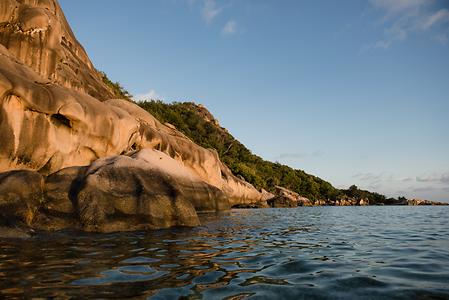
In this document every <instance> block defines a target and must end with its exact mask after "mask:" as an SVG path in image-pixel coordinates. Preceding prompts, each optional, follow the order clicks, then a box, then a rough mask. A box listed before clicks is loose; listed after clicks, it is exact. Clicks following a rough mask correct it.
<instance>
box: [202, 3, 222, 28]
mask: <svg viewBox="0 0 449 300" xmlns="http://www.w3.org/2000/svg"><path fill="white" fill-rule="evenodd" d="M222 10H223V9H222V8H221V7H218V6H217V3H216V2H215V0H204V2H203V8H202V9H201V15H202V17H203V20H204V21H206V23H208V24H210V23H212V21H213V20H214V19H215V17H216V16H218V15H219V14H220V13H221V11H222Z"/></svg>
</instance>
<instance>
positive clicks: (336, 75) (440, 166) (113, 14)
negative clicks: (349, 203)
mask: <svg viewBox="0 0 449 300" xmlns="http://www.w3.org/2000/svg"><path fill="white" fill-rule="evenodd" d="M60 4H61V6H62V8H63V10H64V12H65V14H66V17H67V19H68V21H69V23H70V25H71V26H72V29H73V31H74V33H75V35H76V36H77V38H78V40H79V41H80V42H81V43H82V44H83V46H84V47H85V49H86V51H87V52H88V54H89V56H90V58H91V60H92V62H93V63H94V65H95V66H96V68H97V69H99V70H102V71H104V72H106V73H107V74H108V76H109V77H110V78H111V79H112V80H113V81H118V82H120V83H121V84H122V85H123V86H124V87H125V88H126V89H127V90H128V91H130V92H131V94H133V95H134V97H135V99H143V98H157V99H161V100H163V101H166V102H171V101H195V102H196V103H201V104H204V105H205V106H206V107H207V108H208V109H209V110H210V111H211V112H212V113H213V114H214V115H215V117H216V118H217V119H218V120H219V121H220V124H221V125H222V126H223V127H225V128H227V129H228V130H229V131H230V132H231V133H232V134H233V135H234V137H236V138H237V139H238V140H239V141H241V142H242V143H243V144H245V145H246V146H247V147H248V148H249V149H251V151H252V152H253V153H255V154H257V155H259V156H261V157H263V158H264V159H267V160H271V161H278V162H280V163H283V164H286V165H289V166H291V167H293V168H297V169H302V170H304V171H306V172H308V173H311V174H314V175H316V176H319V177H321V178H323V179H325V180H327V181H329V182H331V183H332V184H333V185H334V186H336V187H338V188H347V187H349V186H350V185H352V184H355V185H357V186H358V187H359V188H363V189H368V190H372V191H376V192H379V193H383V194H386V195H387V196H393V197H397V196H401V195H404V196H406V197H408V198H424V199H430V200H437V201H447V202H449V0H366V1H361V0H344V1H337V0H291V1H290V0H282V1H278V0H151V1H148V0H129V1H110V0H95V1H92V0H77V1H73V0H60Z"/></svg>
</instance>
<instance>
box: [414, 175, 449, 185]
mask: <svg viewBox="0 0 449 300" xmlns="http://www.w3.org/2000/svg"><path fill="white" fill-rule="evenodd" d="M416 181H417V182H436V183H443V184H449V172H447V173H443V174H431V175H427V176H418V177H416Z"/></svg>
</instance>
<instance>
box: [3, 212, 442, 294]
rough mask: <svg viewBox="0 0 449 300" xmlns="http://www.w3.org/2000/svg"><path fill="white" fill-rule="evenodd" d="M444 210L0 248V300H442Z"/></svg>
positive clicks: (306, 216) (219, 220) (70, 238)
mask: <svg viewBox="0 0 449 300" xmlns="http://www.w3.org/2000/svg"><path fill="white" fill-rule="evenodd" d="M448 213H449V208H448V207H300V208H297V209H264V210H233V211H230V212H226V213H223V214H218V215H217V214H204V215H202V216H201V219H202V224H203V226H201V227H198V228H192V229H189V228H178V229H170V230H159V231H153V232H134V233H116V234H86V233H77V232H60V233H52V234H50V233H39V234H38V235H37V236H36V237H34V238H33V239H31V240H24V241H14V240H3V241H0V298H9V299H14V298H17V299H21V298H29V297H35V298H88V297H92V298H128V297H133V298H138V299H142V298H143V299H146V298H148V299H177V298H187V299H231V300H237V299H273V298H290V299H347V298H369V299H410V298H415V299H416V298H418V299H420V298H425V299H449V225H448V223H447V216H448Z"/></svg>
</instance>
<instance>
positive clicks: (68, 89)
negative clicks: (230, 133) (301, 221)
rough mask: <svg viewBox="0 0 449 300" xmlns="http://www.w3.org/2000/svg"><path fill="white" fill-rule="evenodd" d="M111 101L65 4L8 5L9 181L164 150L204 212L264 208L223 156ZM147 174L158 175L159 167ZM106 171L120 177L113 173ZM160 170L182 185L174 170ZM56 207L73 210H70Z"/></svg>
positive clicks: (2, 50)
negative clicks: (15, 173) (17, 174)
mask: <svg viewBox="0 0 449 300" xmlns="http://www.w3.org/2000/svg"><path fill="white" fill-rule="evenodd" d="M111 97H112V93H111V91H110V90H109V88H108V87H107V86H105V85H104V84H103V83H102V81H101V77H100V76H99V74H98V73H97V72H96V71H95V69H94V68H93V66H92V64H91V62H90V60H89V58H88V56H87V54H86V52H85V51H84V50H83V48H82V47H81V45H80V44H79V43H78V42H77V41H76V39H75V37H74V36H73V33H72V31H71V30H70V27H69V26H68V24H67V21H66V20H65V17H64V15H63V13H62V11H61V9H60V7H59V4H58V3H57V2H56V1H52V0H46V1H44V0H40V1H39V0H34V1H31V0H23V1H15V0H2V1H0V141H1V142H0V172H6V171H10V170H17V169H23V170H33V171H37V172H39V174H41V175H44V176H46V175H49V174H53V173H55V172H58V171H60V170H62V169H65V170H66V168H70V167H73V168H75V169H73V170H72V171H73V172H75V173H76V172H78V171H77V168H81V167H85V168H90V167H91V166H92V165H95V164H96V163H95V161H97V160H100V161H103V160H101V159H103V158H106V157H120V158H117V159H116V160H118V161H122V160H126V158H123V157H122V156H123V155H124V154H129V153H134V152H135V151H139V150H144V149H155V150H158V151H159V152H160V153H162V154H163V155H165V156H167V157H169V158H170V159H171V160H173V161H175V162H176V163H177V164H179V165H180V166H182V170H187V171H188V172H189V174H190V175H189V176H190V177H184V179H183V181H182V182H183V184H181V185H177V188H178V190H179V191H180V193H187V194H188V193H189V191H192V189H191V187H190V185H193V186H195V187H196V188H195V189H193V190H194V191H196V192H195V194H194V195H195V196H193V197H191V198H192V199H190V200H189V201H191V202H192V205H193V207H195V208H196V209H197V210H220V209H224V208H229V207H230V206H235V205H236V204H248V203H257V202H259V201H260V200H261V199H262V194H261V193H260V192H258V191H257V190H256V189H255V188H254V187H253V186H252V185H250V184H248V183H247V182H245V181H243V180H241V179H239V178H237V177H235V176H234V175H233V174H232V173H231V171H230V170H229V169H228V168H227V167H226V166H225V165H223V164H222V162H221V161H220V160H219V157H218V154H217V153H216V152H215V151H214V150H211V149H204V148H202V147H200V146H198V145H196V144H195V143H193V142H192V141H191V140H190V139H188V138H187V137H186V136H184V135H183V134H182V133H180V132H179V131H177V130H176V129H175V128H173V127H169V126H166V125H163V124H161V123H160V122H159V121H158V120H156V119H155V118H154V117H153V116H152V115H150V114H149V113H148V112H146V111H145V110H143V109H141V108H140V107H139V106H137V105H135V104H133V103H131V102H129V101H126V100H120V99H111ZM138 153H145V152H138ZM136 155H137V154H136ZM139 155H143V154H139ZM128 158H129V157H128ZM129 159H134V158H129ZM139 159H141V158H139ZM134 160H135V159H134ZM145 164H146V165H148V164H150V165H151V164H154V165H157V164H156V161H154V160H152V161H150V162H146V163H145ZM102 170H105V171H104V172H106V173H105V174H110V172H112V173H114V172H116V169H111V170H109V167H107V166H104V167H102ZM106 170H108V171H106ZM158 170H159V171H158V172H159V174H165V175H163V176H168V177H167V178H174V177H173V176H171V175H170V176H169V175H168V174H172V173H170V172H171V171H170V169H169V168H166V166H165V165H162V166H160V168H159V169H158ZM176 170H178V171H180V170H181V168H178V169H176ZM117 172H118V171H117ZM133 172H137V173H136V176H143V175H137V174H141V171H140V169H137V168H134V169H129V170H128V171H127V173H126V172H125V173H126V174H128V176H131V177H132V176H134V173H133ZM119 173H120V172H119ZM114 174H115V173H114ZM120 174H122V173H120ZM60 175H61V174H60ZM66 175H67V176H66ZM72 175H73V174H71V173H70V172H69V173H68V174H65V175H64V176H62V177H57V176H56V175H52V176H50V177H48V178H47V179H46V182H48V181H49V178H52V180H53V181H52V184H53V185H52V187H51V188H50V189H48V191H49V192H48V191H47V190H46V191H44V192H46V193H47V192H48V193H50V194H51V191H53V192H54V193H56V194H57V193H63V192H64V190H67V188H68V187H67V184H69V183H68V181H67V180H69V179H70V178H71V177H70V176H72ZM122 175H123V174H122ZM172 175H173V174H172ZM77 176H78V175H77ZM161 176H162V175H161ZM122 177H123V176H122ZM58 178H59V179H58ZM133 178H134V177H133ZM186 178H187V179H186ZM72 179H73V178H72ZM58 180H60V181H61V186H58ZM86 180H87V179H86ZM167 180H169V179H167ZM173 180H174V181H173V184H176V182H179V180H178V181H177V180H175V179H173ZM50 181H51V180H50ZM86 182H90V181H89V180H87V181H86ZM199 182H202V185H201V184H199ZM189 184H190V185H189ZM200 186H201V188H199V187H200ZM96 187H97V188H96ZM205 187H207V188H205ZM95 193H100V185H97V186H95V185H92V186H91V189H90V190H88V192H84V194H83V195H85V196H83V197H84V198H83V199H84V202H85V203H87V202H88V201H90V200H88V199H92V197H91V196H89V194H95ZM122 194H125V192H123V193H122ZM214 197H215V198H214ZM86 199H87V200H86ZM86 201H87V202H86ZM216 201H218V202H216ZM103 204H104V203H103ZM103 204H102V205H103ZM53 207H57V208H58V209H62V210H70V209H71V207H70V204H69V203H64V201H63V202H54V203H53ZM167 209H168V208H167ZM50 210H51V209H50ZM167 211H168V210H167ZM64 213H69V212H67V211H65V212H64ZM73 213H79V212H73ZM181 223H182V222H181ZM167 224H169V225H170V226H172V225H176V224H178V223H176V222H173V223H170V222H169V223H167ZM192 224H193V223H192ZM161 226H162V225H161ZM117 228H119V226H118V227H117Z"/></svg>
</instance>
